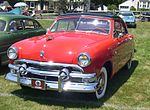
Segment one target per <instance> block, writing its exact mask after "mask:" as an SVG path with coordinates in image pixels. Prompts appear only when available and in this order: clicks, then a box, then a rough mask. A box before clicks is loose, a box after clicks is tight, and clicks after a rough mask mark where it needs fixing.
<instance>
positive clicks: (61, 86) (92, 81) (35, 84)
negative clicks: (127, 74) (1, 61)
mask: <svg viewBox="0 0 150 110" xmlns="http://www.w3.org/2000/svg"><path fill="white" fill-rule="evenodd" d="M133 38H134V37H133V35H131V34H129V33H128V31H127V27H126V24H125V23H124V21H123V20H122V19H121V18H120V17H118V16H115V15H98V14H94V13H77V14H76V13H72V14H65V15H60V16H58V17H57V18H56V20H55V21H54V23H53V24H52V26H51V27H50V29H49V31H48V32H47V34H46V35H43V36H39V37H33V38H29V39H26V40H23V41H20V42H17V43H15V44H13V45H12V46H11V47H10V48H9V49H8V52H7V55H8V57H9V59H10V63H9V68H10V72H9V73H7V74H6V77H5V79H7V80H10V81H14V82H17V83H19V84H20V85H21V87H23V88H25V87H26V86H27V87H31V88H35V89H41V90H56V91H59V92H62V91H73V92H89V93H92V92H95V96H96V98H97V99H100V98H102V97H103V96H104V94H105V92H106V88H107V84H108V83H107V82H108V80H109V79H110V78H112V76H114V74H115V73H116V72H117V71H118V70H119V69H121V68H122V67H124V66H126V67H127V69H130V68H131V63H132V58H133V54H134V40H133Z"/></svg>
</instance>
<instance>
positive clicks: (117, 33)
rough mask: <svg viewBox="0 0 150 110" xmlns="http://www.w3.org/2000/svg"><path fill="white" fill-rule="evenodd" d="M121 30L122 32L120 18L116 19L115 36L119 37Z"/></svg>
mask: <svg viewBox="0 0 150 110" xmlns="http://www.w3.org/2000/svg"><path fill="white" fill-rule="evenodd" d="M121 32H122V27H121V23H120V20H116V21H115V22H114V37H115V38H118V36H119V33H121Z"/></svg>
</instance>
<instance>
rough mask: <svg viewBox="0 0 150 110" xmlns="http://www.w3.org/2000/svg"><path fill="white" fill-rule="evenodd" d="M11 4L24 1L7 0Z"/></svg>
mask: <svg viewBox="0 0 150 110" xmlns="http://www.w3.org/2000/svg"><path fill="white" fill-rule="evenodd" d="M7 1H8V3H9V4H10V5H11V6H14V5H15V4H16V3H17V2H23V0H7Z"/></svg>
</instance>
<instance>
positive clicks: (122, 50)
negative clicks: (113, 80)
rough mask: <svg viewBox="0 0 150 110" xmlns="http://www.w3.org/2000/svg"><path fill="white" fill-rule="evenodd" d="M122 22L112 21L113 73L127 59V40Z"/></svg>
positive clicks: (119, 20)
mask: <svg viewBox="0 0 150 110" xmlns="http://www.w3.org/2000/svg"><path fill="white" fill-rule="evenodd" d="M123 23H124V22H123V20H121V19H118V20H115V21H114V35H113V39H114V44H113V48H114V49H113V62H114V63H113V66H114V68H115V69H114V70H115V72H117V71H118V70H119V69H120V68H122V67H123V66H124V65H125V63H126V62H127V59H128V57H129V55H128V52H129V50H130V48H129V40H128V32H127V29H126V25H125V24H123Z"/></svg>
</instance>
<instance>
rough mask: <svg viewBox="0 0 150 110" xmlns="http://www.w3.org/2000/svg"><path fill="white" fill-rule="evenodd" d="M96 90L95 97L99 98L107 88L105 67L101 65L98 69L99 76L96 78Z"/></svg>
mask: <svg viewBox="0 0 150 110" xmlns="http://www.w3.org/2000/svg"><path fill="white" fill-rule="evenodd" d="M97 88H98V89H97V91H96V92H95V95H96V98H97V99H100V98H102V97H103V96H104V95H105V92H106V88H107V69H106V68H105V67H102V69H101V70H100V76H99V78H98V85H97Z"/></svg>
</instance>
